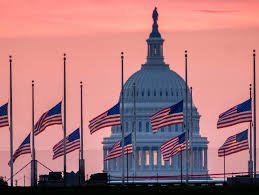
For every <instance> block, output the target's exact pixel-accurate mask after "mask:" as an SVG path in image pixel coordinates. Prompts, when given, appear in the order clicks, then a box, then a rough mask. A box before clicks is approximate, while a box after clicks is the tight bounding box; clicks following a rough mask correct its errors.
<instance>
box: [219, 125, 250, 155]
mask: <svg viewBox="0 0 259 195" xmlns="http://www.w3.org/2000/svg"><path fill="white" fill-rule="evenodd" d="M248 149H249V145H248V130H245V131H242V132H241V133H238V134H236V135H233V136H230V137H229V138H227V140H226V141H225V143H224V144H223V145H222V146H221V147H220V148H219V150H218V156H219V157H222V156H228V155H230V154H233V153H237V152H240V151H243V150H248Z"/></svg>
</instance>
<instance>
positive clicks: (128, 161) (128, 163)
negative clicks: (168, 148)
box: [126, 152, 129, 183]
mask: <svg viewBox="0 0 259 195" xmlns="http://www.w3.org/2000/svg"><path fill="white" fill-rule="evenodd" d="M126 157H127V183H129V161H128V160H129V158H128V152H127V155H126Z"/></svg>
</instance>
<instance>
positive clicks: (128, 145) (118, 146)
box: [104, 133, 133, 160]
mask: <svg viewBox="0 0 259 195" xmlns="http://www.w3.org/2000/svg"><path fill="white" fill-rule="evenodd" d="M124 146H125V147H124V154H125V155H128V154H132V153H133V147H132V137H131V133H130V134H129V135H127V136H126V137H125V138H124ZM121 155H122V141H121V140H120V141H118V142H116V143H115V144H114V145H113V146H112V148H111V150H110V151H109V154H108V155H107V156H106V158H105V159H104V160H112V159H114V158H118V157H120V156H121Z"/></svg>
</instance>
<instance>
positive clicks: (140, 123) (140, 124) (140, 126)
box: [138, 121, 142, 132]
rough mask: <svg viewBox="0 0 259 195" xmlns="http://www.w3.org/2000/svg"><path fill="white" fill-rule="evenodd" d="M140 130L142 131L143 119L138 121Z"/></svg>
mask: <svg viewBox="0 0 259 195" xmlns="http://www.w3.org/2000/svg"><path fill="white" fill-rule="evenodd" d="M138 131H139V132H141V131H142V122H141V121H139V122H138Z"/></svg>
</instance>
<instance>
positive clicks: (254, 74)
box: [253, 49, 256, 182]
mask: <svg viewBox="0 0 259 195" xmlns="http://www.w3.org/2000/svg"><path fill="white" fill-rule="evenodd" d="M253 65H254V66H253V67H254V68H253V69H254V71H253V76H254V121H253V122H254V180H255V182H256V67H255V49H254V50H253Z"/></svg>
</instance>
